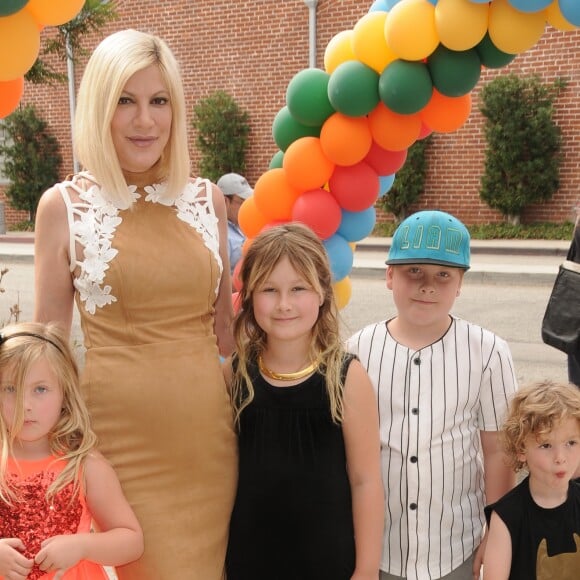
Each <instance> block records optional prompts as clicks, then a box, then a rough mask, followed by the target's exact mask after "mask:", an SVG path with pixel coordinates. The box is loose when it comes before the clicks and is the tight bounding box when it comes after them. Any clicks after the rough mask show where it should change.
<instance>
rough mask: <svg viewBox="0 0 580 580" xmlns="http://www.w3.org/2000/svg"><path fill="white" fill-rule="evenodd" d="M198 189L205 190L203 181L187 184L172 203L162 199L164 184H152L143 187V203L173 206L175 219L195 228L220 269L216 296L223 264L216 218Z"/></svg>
mask: <svg viewBox="0 0 580 580" xmlns="http://www.w3.org/2000/svg"><path fill="white" fill-rule="evenodd" d="M200 188H205V184H204V181H203V180H200V179H197V180H196V181H195V182H193V183H191V182H189V183H188V184H187V185H186V186H185V188H184V190H183V192H182V193H181V195H180V196H179V197H178V198H177V199H176V200H174V201H172V200H167V199H165V198H164V197H163V193H164V192H165V184H163V183H161V184H154V185H151V186H147V187H145V192H146V193H147V196H146V197H145V201H150V202H152V203H160V204H162V205H166V206H171V205H175V208H176V210H177V217H178V218H179V219H180V220H182V221H184V222H185V223H187V224H189V225H190V226H191V227H193V228H195V230H196V231H197V233H198V234H199V235H200V236H201V238H202V240H203V243H204V244H205V246H206V247H207V248H208V250H210V251H211V252H212V254H213V255H214V257H215V259H216V261H217V263H218V266H219V269H220V276H219V277H218V282H217V286H216V289H215V293H216V296H217V295H218V291H219V284H220V280H219V278H220V277H221V274H222V272H223V263H222V259H221V256H220V251H219V236H218V218H217V216H216V215H215V212H214V209H213V204H212V201H211V197H209V196H208V195H207V194H206V195H203V194H201V193H200V191H199V190H200ZM206 191H207V190H206ZM210 195H211V190H210Z"/></svg>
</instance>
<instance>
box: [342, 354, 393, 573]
mask: <svg viewBox="0 0 580 580" xmlns="http://www.w3.org/2000/svg"><path fill="white" fill-rule="evenodd" d="M342 429H343V433H344V443H345V448H346V460H347V469H348V477H349V480H350V487H351V493H352V512H353V521H354V534H355V546H356V569H355V572H354V574H353V576H352V578H353V579H355V578H356V579H357V580H362V579H363V578H364V579H367V578H368V579H370V578H372V579H373V580H376V579H377V578H378V576H379V565H380V560H381V552H382V544H383V528H384V517H385V507H384V491H383V483H382V479H381V454H380V453H381V452H380V448H381V446H380V439H379V417H378V411H377V401H376V397H375V393H374V391H373V387H372V385H371V381H370V379H369V377H368V375H367V373H366V371H365V370H364V368H363V367H362V365H361V364H360V363H359V361H358V360H353V361H352V362H351V364H350V366H349V369H348V373H347V376H346V384H345V387H344V419H343V427H342Z"/></svg>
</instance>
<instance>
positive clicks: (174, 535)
mask: <svg viewBox="0 0 580 580" xmlns="http://www.w3.org/2000/svg"><path fill="white" fill-rule="evenodd" d="M59 189H60V191H61V194H62V196H63V199H64V201H65V204H66V206H67V211H68V219H69V228H70V233H71V242H70V243H71V248H70V255H71V264H70V268H71V273H72V275H73V283H74V287H75V290H76V291H75V300H76V303H77V307H78V309H79V312H80V318H81V326H82V330H83V336H84V345H85V347H86V349H87V351H86V357H85V366H84V370H83V374H82V388H83V393H84V395H85V398H86V400H87V403H88V406H89V411H90V413H91V417H92V421H93V427H94V429H95V431H96V433H97V435H98V437H99V449H100V450H101V452H102V453H103V455H104V456H105V457H106V458H107V459H108V460H109V461H110V462H111V463H112V465H113V466H114V468H115V470H116V472H117V475H118V476H119V479H120V481H121V485H122V487H123V491H124V492H125V495H126V497H127V499H128V501H129V503H130V504H131V506H132V507H133V509H134V510H135V513H136V515H137V517H138V519H139V522H140V523H141V526H142V527H143V532H144V538H145V553H144V555H143V556H142V558H141V559H140V560H138V561H137V562H135V563H132V564H128V565H126V566H122V567H119V568H117V575H118V577H119V579H120V580H150V579H151V580H153V579H154V580H163V579H171V580H175V579H177V578H187V579H190V580H214V579H216V580H217V579H220V578H222V577H223V573H224V559H225V550H226V544H227V534H228V523H229V518H230V513H231V508H232V504H233V499H234V495H235V486H236V478H237V450H236V438H235V433H234V430H233V425H232V412H231V405H230V403H229V399H228V395H227V391H226V387H225V382H224V379H223V376H222V372H221V367H220V361H219V354H218V348H217V339H216V337H215V334H214V329H213V325H214V303H215V300H216V296H217V291H218V287H219V281H220V276H221V271H222V262H221V258H220V256H219V253H218V251H219V250H218V248H219V241H218V230H217V217H216V215H215V212H214V208H213V205H212V199H211V185H210V183H209V182H208V181H206V180H201V179H197V180H196V181H195V182H191V183H189V184H188V185H187V186H186V188H185V189H184V191H183V192H182V194H181V195H180V196H179V197H178V198H177V199H176V200H175V202H174V203H173V204H171V203H167V202H163V203H162V202H161V201H160V198H159V193H160V192H161V191H162V189H163V185H158V186H152V187H148V188H146V194H144V195H139V194H138V193H136V192H135V188H134V187H130V190H131V191H132V193H133V197H134V199H135V202H134V203H133V207H132V208H131V209H128V210H119V209H117V208H116V207H114V206H113V205H112V204H110V203H108V202H105V201H104V200H103V198H102V196H101V189H100V187H99V186H98V185H97V184H96V183H95V182H94V179H93V178H92V177H91V176H90V175H89V174H86V173H85V174H79V176H76V177H75V178H73V180H72V182H64V183H62V184H60V187H59Z"/></svg>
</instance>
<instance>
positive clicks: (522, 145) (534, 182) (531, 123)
mask: <svg viewBox="0 0 580 580" xmlns="http://www.w3.org/2000/svg"><path fill="white" fill-rule="evenodd" d="M564 86H565V84H564V82H563V81H562V80H561V79H557V80H556V81H555V82H554V83H553V84H552V85H549V86H545V85H543V84H542V83H541V82H540V80H539V78H538V77H537V76H532V77H529V78H519V77H517V76H516V75H513V74H512V75H507V76H501V77H497V78H496V79H494V80H493V81H491V82H490V83H489V84H487V85H486V86H484V87H483V89H482V91H481V102H482V104H481V107H480V109H481V112H482V113H483V115H484V116H485V118H486V119H485V126H484V131H485V138H486V141H487V146H486V151H485V172H484V174H483V177H482V179H481V191H480V197H481V199H482V200H484V201H485V202H486V203H487V204H488V205H489V206H490V207H492V208H494V209H497V210H499V211H500V212H501V213H502V215H504V216H505V217H506V220H507V221H509V222H510V223H512V224H518V223H519V222H520V216H521V213H522V210H523V209H524V208H525V207H526V206H528V205H530V204H532V203H537V202H542V201H546V200H548V199H550V198H551V197H552V195H553V194H554V192H555V191H556V190H557V189H558V186H559V167H560V146H561V135H560V129H559V128H558V126H557V125H556V124H555V122H554V120H553V102H554V100H555V99H556V97H557V96H558V94H559V92H560V90H561V89H562V88H563V87H564Z"/></svg>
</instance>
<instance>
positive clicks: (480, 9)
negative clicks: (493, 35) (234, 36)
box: [435, 0, 489, 51]
mask: <svg viewBox="0 0 580 580" xmlns="http://www.w3.org/2000/svg"><path fill="white" fill-rule="evenodd" d="M488 16H489V4H487V3H486V4H476V3H474V2H471V1H470V0H439V1H438V2H437V5H436V6H435V26H436V28H437V34H438V35H439V40H440V41H441V44H443V45H444V46H446V47H447V48H449V49H450V50H457V51H460V50H469V49H470V48H473V47H474V46H475V45H476V44H478V43H479V41H480V40H481V39H482V38H483V37H484V36H485V33H486V32H487V20H488Z"/></svg>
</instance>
